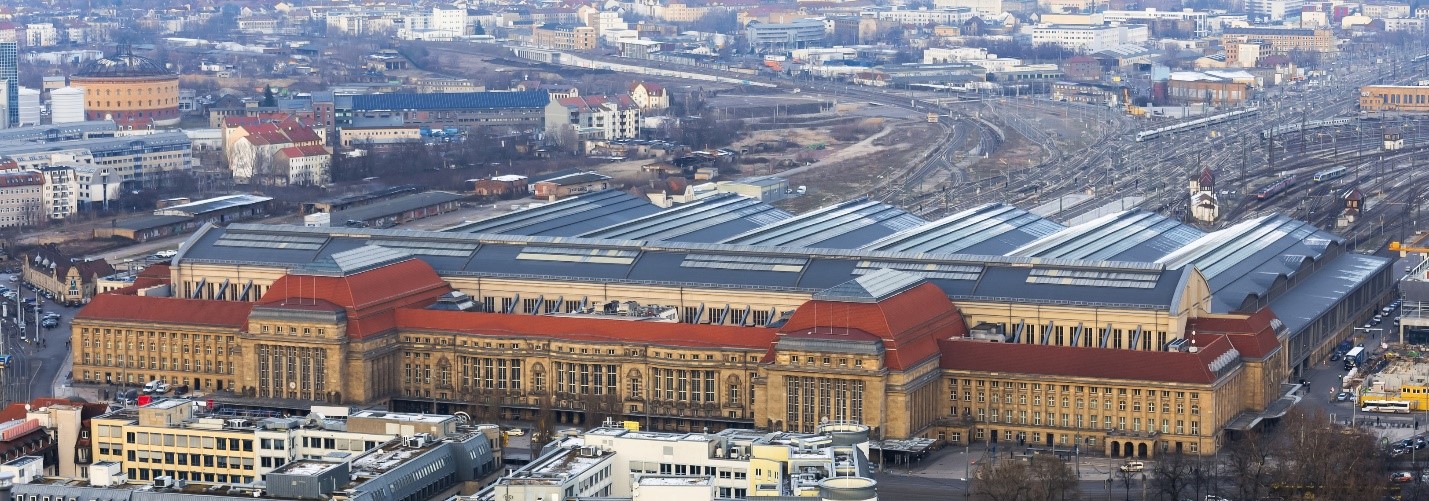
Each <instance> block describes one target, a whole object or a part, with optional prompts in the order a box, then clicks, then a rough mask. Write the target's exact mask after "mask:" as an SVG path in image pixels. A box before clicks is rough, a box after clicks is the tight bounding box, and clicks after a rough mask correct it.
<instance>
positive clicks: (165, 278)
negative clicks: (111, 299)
mask: <svg viewBox="0 0 1429 501" xmlns="http://www.w3.org/2000/svg"><path fill="white" fill-rule="evenodd" d="M167 283H169V265H167V264H163V263H158V264H151V265H149V267H148V268H144V269H143V270H141V271H139V275H138V276H136V277H134V283H132V284H129V285H126V286H124V287H120V288H118V289H114V290H111V291H109V292H106V293H105V294H127V295H131V296H132V295H135V294H138V293H139V291H141V290H144V289H148V288H150V287H154V286H156V285H164V284H167Z"/></svg>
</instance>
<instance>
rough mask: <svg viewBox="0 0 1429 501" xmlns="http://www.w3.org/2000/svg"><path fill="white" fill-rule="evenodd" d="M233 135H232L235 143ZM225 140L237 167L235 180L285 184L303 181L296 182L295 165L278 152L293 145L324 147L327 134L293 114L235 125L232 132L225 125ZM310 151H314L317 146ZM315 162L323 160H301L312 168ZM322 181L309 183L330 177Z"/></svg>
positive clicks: (232, 163) (231, 161)
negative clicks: (318, 131)
mask: <svg viewBox="0 0 1429 501" xmlns="http://www.w3.org/2000/svg"><path fill="white" fill-rule="evenodd" d="M229 139H232V142H231V143H230V142H229ZM224 144H225V145H228V146H227V149H226V150H225V151H224V153H225V154H226V155H228V168H229V169H230V170H231V171H233V180H234V181H235V182H238V183H242V184H248V183H252V184H262V185H268V186H284V185H288V184H303V183H292V180H293V179H294V178H293V176H292V174H293V173H292V171H291V165H290V164H289V163H287V162H279V161H278V158H277V157H278V153H279V152H280V151H281V150H283V149H284V148H288V147H293V146H317V147H322V144H323V138H322V136H321V135H320V134H319V133H317V132H316V131H315V130H314V129H313V128H312V127H309V126H308V125H306V124H303V123H302V122H300V121H298V120H297V119H295V118H291V117H290V118H287V119H285V120H283V121H281V122H268V123H260V124H257V125H241V126H238V127H236V128H233V130H232V131H231V132H230V131H229V129H227V128H225V140H224ZM306 151H307V152H308V153H311V152H313V151H316V150H313V149H309V150H306ZM302 156H307V155H306V154H304V155H302ZM315 162H319V161H318V160H316V159H308V160H304V161H302V162H299V163H300V164H304V165H303V167H304V168H308V167H310V165H308V164H311V163H315ZM328 165H331V159H329V160H328ZM324 172H326V171H325V170H324ZM321 181H322V182H320V183H317V182H314V183H309V184H326V182H327V180H326V179H321Z"/></svg>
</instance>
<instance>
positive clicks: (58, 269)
mask: <svg viewBox="0 0 1429 501" xmlns="http://www.w3.org/2000/svg"><path fill="white" fill-rule="evenodd" d="M27 259H29V262H30V267H32V268H35V269H43V270H50V272H51V273H53V275H52V276H55V277H59V278H63V277H64V276H65V275H68V274H69V270H70V268H75V269H78V270H79V276H80V279H81V280H84V281H85V282H88V281H90V280H93V279H94V278H95V277H102V276H106V275H109V274H112V273H114V266H111V265H110V264H109V262H108V261H105V260H104V259H103V258H100V259H95V260H91V261H71V260H70V257H69V256H66V255H65V254H63V253H61V252H60V251H58V250H55V249H54V248H53V247H39V248H36V249H35V250H34V251H32V252H31V253H30V254H29V256H27Z"/></svg>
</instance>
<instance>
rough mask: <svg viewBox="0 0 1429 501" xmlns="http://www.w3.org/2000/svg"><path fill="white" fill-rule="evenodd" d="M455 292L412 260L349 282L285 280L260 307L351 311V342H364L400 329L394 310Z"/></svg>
mask: <svg viewBox="0 0 1429 501" xmlns="http://www.w3.org/2000/svg"><path fill="white" fill-rule="evenodd" d="M451 290H452V289H451V287H450V286H448V285H447V283H446V282H445V281H443V280H442V278H441V277H440V276H437V272H436V271H434V270H432V267H431V265H428V264H427V263H425V262H422V261H420V260H417V259H408V260H406V261H402V262H399V263H394V264H389V265H386V266H381V267H378V268H373V269H370V270H366V271H362V272H359V273H354V274H352V275H349V276H346V277H328V276H311V275H293V274H289V275H283V276H282V277H280V278H279V279H278V280H276V281H274V282H273V285H272V286H270V287H268V291H267V292H265V293H263V297H262V298H261V299H259V300H258V303H259V304H261V305H265V306H281V305H282V304H283V303H284V302H286V301H288V300H293V302H294V303H301V302H302V301H301V300H303V299H317V300H322V301H327V302H329V303H332V304H335V305H337V306H339V307H341V308H343V309H344V310H346V311H347V336H348V337H350V338H353V339H360V338H364V337H367V336H371V335H375V334H378V333H381V332H384V331H387V330H390V329H392V328H395V327H396V325H397V324H396V320H395V319H394V316H393V310H395V309H398V308H403V307H409V306H426V305H428V304H431V303H432V302H434V301H436V299H437V297H439V296H441V295H442V294H446V293H447V292H450V291H451Z"/></svg>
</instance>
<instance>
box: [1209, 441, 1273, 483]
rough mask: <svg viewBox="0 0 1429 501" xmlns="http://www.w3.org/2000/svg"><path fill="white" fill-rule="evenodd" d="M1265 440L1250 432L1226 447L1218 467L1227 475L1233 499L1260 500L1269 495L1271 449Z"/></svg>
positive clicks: (1271, 465)
mask: <svg viewBox="0 0 1429 501" xmlns="http://www.w3.org/2000/svg"><path fill="white" fill-rule="evenodd" d="M1268 445H1269V444H1267V443H1266V437H1264V436H1263V435H1261V434H1260V433H1257V432H1251V433H1248V434H1246V435H1245V436H1243V437H1241V438H1240V439H1238V440H1235V441H1233V442H1231V443H1229V444H1227V446H1226V448H1225V451H1224V452H1223V453H1222V454H1221V456H1220V460H1221V465H1222V466H1223V467H1224V469H1225V471H1226V472H1227V473H1228V474H1229V477H1230V480H1231V485H1232V487H1233V489H1234V490H1233V491H1232V492H1233V493H1234V497H1235V498H1236V499H1260V498H1262V497H1264V496H1265V494H1266V493H1267V492H1269V491H1270V483H1271V476H1272V474H1273V473H1274V469H1275V467H1274V465H1273V463H1272V457H1271V449H1270V447H1268Z"/></svg>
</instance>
